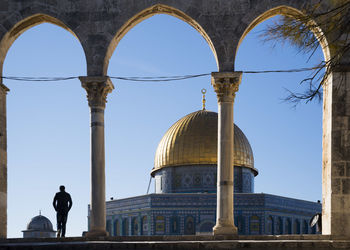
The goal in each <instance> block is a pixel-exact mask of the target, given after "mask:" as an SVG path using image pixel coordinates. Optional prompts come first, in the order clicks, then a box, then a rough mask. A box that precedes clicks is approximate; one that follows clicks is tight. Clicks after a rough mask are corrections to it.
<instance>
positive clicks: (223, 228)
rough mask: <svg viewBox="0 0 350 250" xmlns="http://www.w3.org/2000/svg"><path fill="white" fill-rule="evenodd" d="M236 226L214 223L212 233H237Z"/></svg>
mask: <svg viewBox="0 0 350 250" xmlns="http://www.w3.org/2000/svg"><path fill="white" fill-rule="evenodd" d="M237 234H238V231H237V227H235V226H229V225H215V226H214V228H213V235H237Z"/></svg>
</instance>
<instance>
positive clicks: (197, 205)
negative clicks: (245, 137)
mask: <svg viewBox="0 0 350 250" xmlns="http://www.w3.org/2000/svg"><path fill="white" fill-rule="evenodd" d="M234 200H235V204H234V209H235V214H234V216H235V223H236V226H237V228H238V233H239V234H241V235H259V234H272V235H274V234H310V233H315V230H314V229H312V228H310V227H309V220H310V218H311V217H312V216H313V215H314V214H315V213H317V212H321V204H320V203H316V202H309V201H304V200H297V199H292V198H286V197H281V196H275V195H270V194H263V193H261V194H252V193H251V194H246V193H237V194H235V197H234ZM106 206H107V231H108V232H109V233H110V235H111V236H120V235H191V234H192V235H193V234H197V235H200V234H211V231H212V228H213V226H214V224H215V219H216V213H215V211H216V194H210V193H198V194H189V193H188V194H175V193H173V194H149V195H144V196H138V197H132V198H126V199H120V200H113V201H108V202H107V203H106Z"/></svg>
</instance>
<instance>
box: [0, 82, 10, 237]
mask: <svg viewBox="0 0 350 250" xmlns="http://www.w3.org/2000/svg"><path fill="white" fill-rule="evenodd" d="M8 91H9V89H8V88H7V87H6V86H5V85H3V84H2V83H0V238H6V237H7V130H6V94H7V92H8Z"/></svg>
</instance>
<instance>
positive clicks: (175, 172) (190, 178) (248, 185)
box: [155, 165, 254, 193]
mask: <svg viewBox="0 0 350 250" xmlns="http://www.w3.org/2000/svg"><path fill="white" fill-rule="evenodd" d="M216 173H217V167H216V165H206V166H203V165H201V166H196V165H192V166H176V167H167V168H163V169H161V170H159V171H158V172H156V173H155V186H156V193H197V192H201V193H216V179H217V177H216ZM234 184H235V187H234V191H235V192H236V193H253V192H254V172H253V170H252V169H250V168H245V167H238V166H235V168H234Z"/></svg>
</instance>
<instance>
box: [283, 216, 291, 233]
mask: <svg viewBox="0 0 350 250" xmlns="http://www.w3.org/2000/svg"><path fill="white" fill-rule="evenodd" d="M284 233H285V234H291V233H292V223H291V221H290V219H289V218H287V219H286V224H285V225H284Z"/></svg>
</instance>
